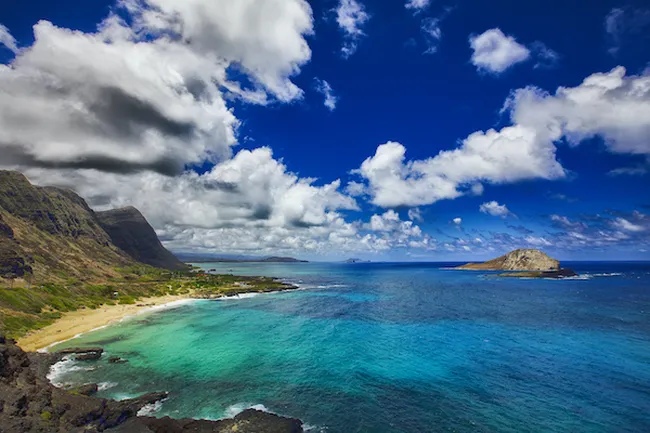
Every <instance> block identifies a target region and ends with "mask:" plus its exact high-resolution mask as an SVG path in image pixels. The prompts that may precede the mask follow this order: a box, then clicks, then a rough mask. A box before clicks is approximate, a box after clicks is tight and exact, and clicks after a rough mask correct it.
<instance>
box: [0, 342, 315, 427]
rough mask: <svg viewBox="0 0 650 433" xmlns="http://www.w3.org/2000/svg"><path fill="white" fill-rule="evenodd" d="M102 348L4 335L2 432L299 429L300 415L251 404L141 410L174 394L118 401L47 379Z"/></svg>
mask: <svg viewBox="0 0 650 433" xmlns="http://www.w3.org/2000/svg"><path fill="white" fill-rule="evenodd" d="M102 352H103V350H102V348H78V349H67V350H65V351H63V352H59V353H27V352H24V351H23V350H22V349H21V348H20V347H18V346H17V345H16V343H15V341H13V340H11V339H7V338H5V337H4V336H2V335H0V432H5V431H6V432H35V433H64V432H65V433H81V432H84V433H88V432H120V433H126V432H128V433H163V432H164V433H184V432H197V433H198V432H205V433H208V432H214V433H225V432H233V431H236V432H239V433H254V432H255V433H262V432H264V433H299V432H302V431H303V428H302V422H301V421H300V420H298V419H294V418H285V417H282V416H278V415H274V414H270V413H266V412H262V411H258V410H254V409H247V410H245V411H243V412H242V413H240V414H238V415H237V416H235V417H234V418H230V419H224V420H219V421H209V420H194V419H172V418H169V417H165V418H153V417H148V416H138V412H139V411H140V410H141V409H142V408H143V407H145V406H147V405H150V404H153V403H156V402H159V401H161V400H164V399H165V398H167V397H168V393H167V392H165V391H159V392H152V393H150V394H146V395H144V396H141V397H138V398H134V399H129V400H122V401H114V400H108V399H104V398H98V397H94V396H93V394H95V393H96V392H97V385H96V384H87V385H83V386H81V387H77V388H74V389H70V390H65V389H61V388H57V387H55V386H54V385H52V384H51V383H50V381H49V380H48V379H47V374H48V373H49V371H50V367H51V366H52V365H53V364H55V363H57V362H58V361H60V360H62V359H63V357H65V356H75V357H76V359H88V360H90V359H94V357H96V356H97V354H99V355H100V356H101V353H102Z"/></svg>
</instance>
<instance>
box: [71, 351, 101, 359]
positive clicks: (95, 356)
mask: <svg viewBox="0 0 650 433" xmlns="http://www.w3.org/2000/svg"><path fill="white" fill-rule="evenodd" d="M101 357H102V352H88V353H82V354H80V355H75V357H74V359H75V360H77V361H97V360H98V359H99V358H101Z"/></svg>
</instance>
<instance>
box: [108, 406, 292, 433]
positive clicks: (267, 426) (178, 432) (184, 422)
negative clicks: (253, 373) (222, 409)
mask: <svg viewBox="0 0 650 433" xmlns="http://www.w3.org/2000/svg"><path fill="white" fill-rule="evenodd" d="M109 431H110V432H115V433H189V432H192V433H230V432H237V433H301V432H302V431H303V429H302V421H300V420H299V419H295V418H283V417H280V416H278V415H274V414H272V413H267V412H262V411H259V410H255V409H247V410H245V411H243V412H242V413H240V414H239V415H237V416H235V417H234V418H231V419H224V420H219V421H207V420H196V419H172V418H169V417H164V418H151V417H138V418H134V419H131V420H129V421H127V422H126V423H124V424H122V425H121V426H119V427H116V428H114V429H111V430H109Z"/></svg>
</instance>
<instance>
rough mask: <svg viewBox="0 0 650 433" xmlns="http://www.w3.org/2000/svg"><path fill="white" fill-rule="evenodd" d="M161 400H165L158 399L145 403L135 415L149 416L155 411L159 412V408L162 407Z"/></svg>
mask: <svg viewBox="0 0 650 433" xmlns="http://www.w3.org/2000/svg"><path fill="white" fill-rule="evenodd" d="M163 401H165V400H158V401H157V402H155V403H151V404H145V405H144V406H142V408H141V409H140V410H139V411H138V413H137V415H138V416H151V415H153V414H155V413H156V412H160V409H162V405H163Z"/></svg>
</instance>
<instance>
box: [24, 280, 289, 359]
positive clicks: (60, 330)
mask: <svg viewBox="0 0 650 433" xmlns="http://www.w3.org/2000/svg"><path fill="white" fill-rule="evenodd" d="M293 290H300V286H298V285H293V288H285V289H280V290H269V291H250V292H243V293H238V294H235V295H220V296H215V297H197V296H195V294H194V293H187V294H184V295H164V296H154V297H147V298H141V299H138V300H137V303H135V304H126V305H122V304H117V305H102V306H101V307H99V308H97V309H94V310H93V309H88V308H86V309H82V310H77V311H70V312H67V313H63V316H61V318H59V319H56V321H55V322H54V323H52V324H50V325H48V326H45V327H43V328H41V329H37V330H34V331H31V332H29V333H28V334H26V335H24V336H22V337H20V338H19V339H18V340H17V342H16V344H17V346H18V347H20V348H21V349H22V350H24V351H25V352H45V353H47V352H49V349H50V348H51V347H53V346H56V345H57V344H60V343H63V342H66V341H69V340H72V339H75V338H77V337H80V336H82V335H84V334H87V333H89V332H92V331H97V330H99V329H103V328H105V327H107V326H110V325H113V324H116V323H119V322H121V321H122V320H124V319H127V318H130V317H133V316H137V315H140V314H144V313H150V312H155V311H159V310H164V309H168V308H173V307H174V306H176V305H183V304H186V303H188V302H196V301H219V300H229V299H232V300H235V299H246V298H251V297H254V296H258V295H264V294H272V293H282V292H287V291H293Z"/></svg>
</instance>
